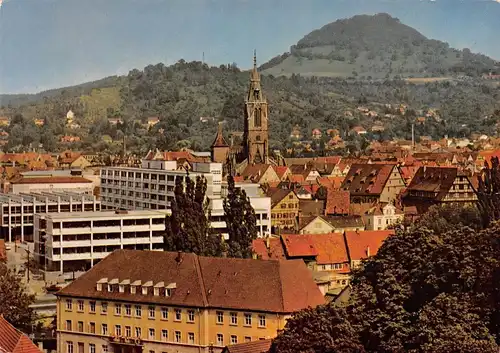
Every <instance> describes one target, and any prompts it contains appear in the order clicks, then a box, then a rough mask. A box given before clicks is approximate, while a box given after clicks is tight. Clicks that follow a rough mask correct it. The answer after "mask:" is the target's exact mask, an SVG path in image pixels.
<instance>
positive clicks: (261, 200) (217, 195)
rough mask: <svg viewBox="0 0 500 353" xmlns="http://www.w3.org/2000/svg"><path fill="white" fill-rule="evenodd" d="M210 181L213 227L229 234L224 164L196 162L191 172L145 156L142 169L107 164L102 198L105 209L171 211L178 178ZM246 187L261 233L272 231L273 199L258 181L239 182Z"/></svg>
mask: <svg viewBox="0 0 500 353" xmlns="http://www.w3.org/2000/svg"><path fill="white" fill-rule="evenodd" d="M178 176H180V177H182V178H186V177H188V176H189V177H190V178H192V179H196V178H197V177H198V176H203V177H204V178H205V179H206V180H207V191H206V196H207V197H208V198H209V199H210V205H209V207H210V212H211V226H212V227H213V228H214V229H217V230H218V231H220V232H221V233H222V234H225V228H226V223H225V219H224V208H223V206H222V205H223V197H224V196H225V195H226V194H227V185H226V184H225V183H223V182H222V164H221V163H193V168H192V170H190V171H189V174H188V173H187V172H186V171H184V170H178V169H177V162H176V161H165V160H163V159H161V157H159V159H157V160H155V159H154V158H153V159H144V160H143V161H142V168H125V167H106V168H102V170H101V201H102V204H103V208H105V209H128V210H133V209H138V210H148V209H151V210H169V209H170V202H171V201H173V200H174V188H175V179H176V177H178ZM236 186H238V187H241V188H243V189H244V190H245V192H246V193H247V195H248V196H249V198H250V203H251V204H252V206H253V208H254V210H255V213H256V215H257V225H258V227H259V236H265V235H267V234H269V232H270V230H271V216H270V215H271V199H270V198H268V197H264V196H261V195H260V193H259V190H260V189H259V185H257V184H247V183H243V184H237V185H236Z"/></svg>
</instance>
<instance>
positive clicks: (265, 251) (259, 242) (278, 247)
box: [252, 238, 286, 260]
mask: <svg viewBox="0 0 500 353" xmlns="http://www.w3.org/2000/svg"><path fill="white" fill-rule="evenodd" d="M267 241H269V248H268V247H267ZM252 250H253V252H254V253H255V254H256V255H257V256H258V257H259V259H261V260H280V259H286V256H285V252H284V250H283V244H281V239H279V238H268V239H264V238H258V239H255V240H253V241H252Z"/></svg>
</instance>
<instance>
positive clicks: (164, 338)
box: [161, 330, 168, 342]
mask: <svg viewBox="0 0 500 353" xmlns="http://www.w3.org/2000/svg"><path fill="white" fill-rule="evenodd" d="M161 340H162V341H163V342H167V341H168V331H167V330H161Z"/></svg>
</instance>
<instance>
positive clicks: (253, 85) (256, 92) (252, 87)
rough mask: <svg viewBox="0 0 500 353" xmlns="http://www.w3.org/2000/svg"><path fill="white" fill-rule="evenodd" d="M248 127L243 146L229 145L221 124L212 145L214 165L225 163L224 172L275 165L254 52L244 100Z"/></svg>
mask: <svg viewBox="0 0 500 353" xmlns="http://www.w3.org/2000/svg"><path fill="white" fill-rule="evenodd" d="M244 117H245V128H244V132H243V141H242V142H241V144H236V145H229V144H228V143H227V142H226V140H225V139H224V136H223V133H222V125H221V123H219V128H218V131H217V135H216V137H215V140H214V142H213V144H212V146H211V156H212V161H213V162H218V163H223V164H224V165H225V168H224V169H225V173H227V174H231V175H236V174H237V173H239V172H241V171H242V170H243V169H245V167H246V166H247V165H251V164H274V161H273V160H272V159H271V158H270V156H269V133H268V122H269V114H268V104H267V99H266V97H265V96H264V93H263V92H262V87H261V82H260V74H259V72H258V71H257V57H256V55H255V53H254V58H253V69H252V71H251V73H250V84H249V87H248V93H247V95H246V97H245V107H244Z"/></svg>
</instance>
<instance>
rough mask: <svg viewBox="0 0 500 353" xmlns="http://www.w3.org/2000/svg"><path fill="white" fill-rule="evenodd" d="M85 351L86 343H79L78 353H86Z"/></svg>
mask: <svg viewBox="0 0 500 353" xmlns="http://www.w3.org/2000/svg"><path fill="white" fill-rule="evenodd" d="M84 351H85V343H83V342H78V353H84Z"/></svg>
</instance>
